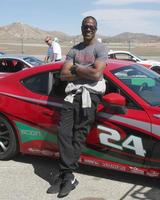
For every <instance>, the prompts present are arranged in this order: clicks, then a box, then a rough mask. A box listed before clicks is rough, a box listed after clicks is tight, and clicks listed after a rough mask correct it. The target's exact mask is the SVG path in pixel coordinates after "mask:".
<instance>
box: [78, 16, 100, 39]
mask: <svg viewBox="0 0 160 200" xmlns="http://www.w3.org/2000/svg"><path fill="white" fill-rule="evenodd" d="M81 30H82V35H83V38H84V42H87V43H89V42H91V41H92V40H93V39H94V38H95V34H96V31H97V20H96V19H95V18H94V17H92V16H88V17H85V18H84V19H83V21H82V26H81Z"/></svg>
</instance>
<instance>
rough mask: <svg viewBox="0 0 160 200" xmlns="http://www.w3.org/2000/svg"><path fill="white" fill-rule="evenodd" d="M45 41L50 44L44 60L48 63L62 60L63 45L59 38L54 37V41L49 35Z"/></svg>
mask: <svg viewBox="0 0 160 200" xmlns="http://www.w3.org/2000/svg"><path fill="white" fill-rule="evenodd" d="M45 42H46V44H47V45H48V51H47V55H46V56H45V59H44V61H45V62H46V63H48V62H57V61H60V60H61V59H62V52H61V46H60V44H59V43H58V38H54V41H52V39H51V37H50V36H47V37H46V38H45Z"/></svg>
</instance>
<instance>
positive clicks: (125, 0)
mask: <svg viewBox="0 0 160 200" xmlns="http://www.w3.org/2000/svg"><path fill="white" fill-rule="evenodd" d="M131 3H160V1H159V0H111V1H106V0H96V1H95V2H94V4H97V5H104V4H105V5H122V4H123V5H124V4H131Z"/></svg>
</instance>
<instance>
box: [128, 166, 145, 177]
mask: <svg viewBox="0 0 160 200" xmlns="http://www.w3.org/2000/svg"><path fill="white" fill-rule="evenodd" d="M129 169H130V170H129V171H130V172H132V173H134V174H140V175H144V171H143V170H142V169H139V168H137V167H129Z"/></svg>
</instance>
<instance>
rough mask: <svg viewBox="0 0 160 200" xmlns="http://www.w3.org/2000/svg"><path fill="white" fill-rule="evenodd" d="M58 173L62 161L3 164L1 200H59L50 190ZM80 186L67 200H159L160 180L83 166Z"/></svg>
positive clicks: (0, 167) (31, 158) (0, 163)
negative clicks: (59, 162) (48, 190)
mask: <svg viewBox="0 0 160 200" xmlns="http://www.w3.org/2000/svg"><path fill="white" fill-rule="evenodd" d="M57 171H58V162H57V161H56V160H52V159H49V158H44V157H37V156H23V155H20V156H18V157H16V158H15V159H14V160H10V161H0V200H57V199H59V198H57V194H47V193H46V190H47V189H48V187H49V186H50V184H51V183H52V178H53V176H54V175H55V174H56V173H57ZM75 176H76V177H77V179H78V181H79V185H78V186H77V188H76V189H75V190H73V191H72V192H71V193H70V194H69V195H68V196H67V197H64V198H62V199H64V200H133V199H136V200H137V199H139V200H159V199H160V180H158V179H154V178H149V177H144V176H140V175H134V174H127V173H122V172H117V171H112V170H106V169H101V168H95V167H90V166H85V165H81V166H80V168H79V171H78V172H77V173H75Z"/></svg>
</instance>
